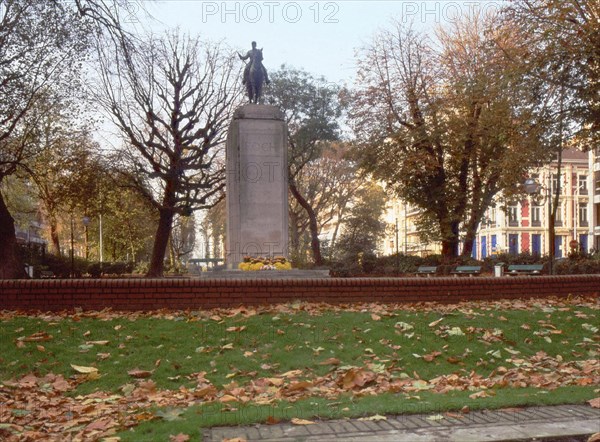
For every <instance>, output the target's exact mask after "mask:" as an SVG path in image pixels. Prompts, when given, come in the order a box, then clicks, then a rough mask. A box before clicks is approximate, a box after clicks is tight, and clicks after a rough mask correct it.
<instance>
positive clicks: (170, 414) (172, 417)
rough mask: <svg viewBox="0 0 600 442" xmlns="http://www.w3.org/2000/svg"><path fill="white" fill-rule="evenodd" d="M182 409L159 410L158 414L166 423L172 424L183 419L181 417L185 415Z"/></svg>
mask: <svg viewBox="0 0 600 442" xmlns="http://www.w3.org/2000/svg"><path fill="white" fill-rule="evenodd" d="M183 411H184V410H182V409H179V408H167V409H166V410H164V411H163V410H159V411H157V412H156V415H157V416H158V417H161V418H163V419H164V420H166V421H169V422H172V421H177V420H180V419H181V415H182V414H183Z"/></svg>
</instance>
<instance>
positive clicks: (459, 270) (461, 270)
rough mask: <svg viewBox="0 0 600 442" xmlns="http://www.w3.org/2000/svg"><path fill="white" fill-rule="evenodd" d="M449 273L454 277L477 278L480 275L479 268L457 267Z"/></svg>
mask: <svg viewBox="0 0 600 442" xmlns="http://www.w3.org/2000/svg"><path fill="white" fill-rule="evenodd" d="M450 273H452V274H453V275H454V276H477V275H480V274H481V266H458V267H456V268H455V269H454V270H453V271H452V272H450Z"/></svg>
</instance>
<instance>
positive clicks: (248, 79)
mask: <svg viewBox="0 0 600 442" xmlns="http://www.w3.org/2000/svg"><path fill="white" fill-rule="evenodd" d="M262 51H263V50H262V48H261V49H256V42H255V41H253V42H252V49H250V50H249V51H248V52H247V53H246V55H240V54H239V53H238V57H240V60H248V59H250V61H249V62H248V63H247V64H246V67H245V68H244V78H243V79H242V84H244V85H246V93H247V94H248V99H249V100H250V103H253V104H258V103H259V102H260V101H261V98H262V87H263V82H264V83H266V84H269V83H270V81H269V75H268V74H267V70H266V69H265V67H264V66H263V64H262V60H263V53H262Z"/></svg>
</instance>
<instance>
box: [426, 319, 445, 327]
mask: <svg viewBox="0 0 600 442" xmlns="http://www.w3.org/2000/svg"><path fill="white" fill-rule="evenodd" d="M443 320H444V318H440V319H438V320H437V321H433V322H430V323H429V327H435V326H436V325H438V324H439V323H440V322H442V321H443Z"/></svg>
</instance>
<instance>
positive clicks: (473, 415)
mask: <svg viewBox="0 0 600 442" xmlns="http://www.w3.org/2000/svg"><path fill="white" fill-rule="evenodd" d="M432 416H434V419H431V417H432ZM441 416H444V418H443V419H439V417H440V415H437V414H419V415H401V416H388V417H387V419H386V420H379V421H364V420H363V421H360V420H357V419H347V420H334V421H318V422H317V423H316V424H314V425H292V424H289V423H286V424H277V425H254V426H251V427H219V428H212V429H207V430H205V431H204V440H205V441H214V442H216V441H218V442H221V441H222V440H223V439H226V438H235V437H239V438H242V439H246V440H248V441H256V440H260V441H270V442H275V441H280V442H291V441H297V442H317V441H319V442H321V441H342V440H345V441H350V442H358V441H372V442H392V441H393V442H402V441H407V442H419V441H427V442H434V441H460V442H467V441H482V442H483V441H526V440H565V441H569V440H571V441H573V440H586V438H585V437H584V436H585V435H590V434H593V433H599V432H600V409H596V408H592V407H590V406H588V405H559V406H552V407H530V408H521V409H516V408H513V409H506V410H495V411H493V410H489V411H488V410H483V411H472V412H470V413H466V414H461V413H451V414H445V413H442V414H441ZM428 418H429V419H428Z"/></svg>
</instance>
